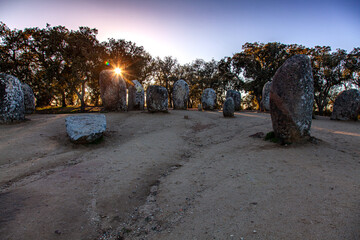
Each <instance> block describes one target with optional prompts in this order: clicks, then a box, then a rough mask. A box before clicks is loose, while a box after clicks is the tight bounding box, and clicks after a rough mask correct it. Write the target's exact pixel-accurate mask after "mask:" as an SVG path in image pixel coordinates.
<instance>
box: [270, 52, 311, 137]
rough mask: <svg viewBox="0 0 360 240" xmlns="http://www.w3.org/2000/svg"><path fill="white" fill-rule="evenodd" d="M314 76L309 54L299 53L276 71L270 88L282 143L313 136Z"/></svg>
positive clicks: (273, 118) (275, 119)
mask: <svg viewBox="0 0 360 240" xmlns="http://www.w3.org/2000/svg"><path fill="white" fill-rule="evenodd" d="M313 103H314V80H313V76H312V69H311V63H310V59H309V57H307V56H306V55H295V56H293V57H291V58H289V59H287V60H286V61H285V63H284V64H283V65H282V66H281V67H280V68H279V69H278V70H277V71H276V73H275V75H274V77H273V81H272V86H271V88H270V113H271V120H272V125H273V129H274V133H275V137H277V138H278V139H280V141H281V142H282V143H294V142H305V141H306V140H308V139H309V138H310V128H311V123H312V110H313Z"/></svg>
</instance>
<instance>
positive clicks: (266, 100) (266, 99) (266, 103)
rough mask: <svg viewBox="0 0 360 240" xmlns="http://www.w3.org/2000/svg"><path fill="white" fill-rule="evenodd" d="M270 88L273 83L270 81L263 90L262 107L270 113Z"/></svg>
mask: <svg viewBox="0 0 360 240" xmlns="http://www.w3.org/2000/svg"><path fill="white" fill-rule="evenodd" d="M270 88H271V81H268V82H266V83H265V84H264V87H263V89H262V99H261V106H262V108H263V109H264V110H265V111H270Z"/></svg>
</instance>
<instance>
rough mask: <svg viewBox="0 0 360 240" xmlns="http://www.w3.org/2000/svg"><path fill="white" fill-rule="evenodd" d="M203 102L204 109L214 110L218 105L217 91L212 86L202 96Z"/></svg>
mask: <svg viewBox="0 0 360 240" xmlns="http://www.w3.org/2000/svg"><path fill="white" fill-rule="evenodd" d="M201 104H202V107H203V109H204V110H214V109H215V107H216V93H215V91H214V89H212V88H206V89H205V90H204V92H203V94H202V96H201Z"/></svg>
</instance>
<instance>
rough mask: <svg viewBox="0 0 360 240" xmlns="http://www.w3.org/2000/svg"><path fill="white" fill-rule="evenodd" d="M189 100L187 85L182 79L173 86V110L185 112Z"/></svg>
mask: <svg viewBox="0 0 360 240" xmlns="http://www.w3.org/2000/svg"><path fill="white" fill-rule="evenodd" d="M188 100H189V85H188V84H187V83H186V82H185V81H184V80H182V79H180V80H178V81H176V82H175V84H174V89H173V103H174V109H179V110H186V109H187V103H188Z"/></svg>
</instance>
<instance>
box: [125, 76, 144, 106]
mask: <svg viewBox="0 0 360 240" xmlns="http://www.w3.org/2000/svg"><path fill="white" fill-rule="evenodd" d="M131 82H132V84H131V83H130V84H129V88H128V109H129V110H144V88H143V86H142V85H141V83H139V82H138V81H137V80H133V81H131Z"/></svg>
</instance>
